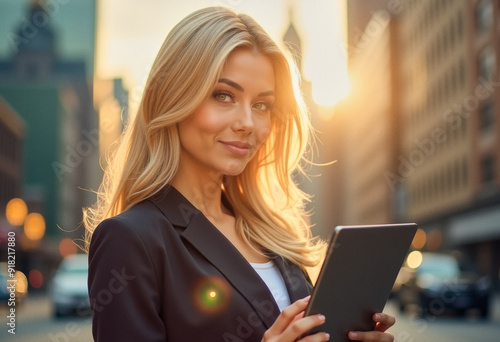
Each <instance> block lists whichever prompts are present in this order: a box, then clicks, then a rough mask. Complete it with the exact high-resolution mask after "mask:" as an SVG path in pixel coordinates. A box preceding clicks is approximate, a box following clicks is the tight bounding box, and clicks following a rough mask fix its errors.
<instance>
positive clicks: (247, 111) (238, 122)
mask: <svg viewBox="0 0 500 342" xmlns="http://www.w3.org/2000/svg"><path fill="white" fill-rule="evenodd" d="M233 129H234V130H235V131H240V132H247V133H251V132H252V131H253V129H254V122H253V112H252V107H251V105H246V104H241V105H240V106H239V108H238V109H237V113H236V118H235V120H234V123H233Z"/></svg>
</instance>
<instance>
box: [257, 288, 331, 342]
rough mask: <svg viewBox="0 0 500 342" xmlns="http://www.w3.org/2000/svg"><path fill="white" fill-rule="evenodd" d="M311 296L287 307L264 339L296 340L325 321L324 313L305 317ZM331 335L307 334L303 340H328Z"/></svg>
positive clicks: (307, 341)
mask: <svg viewBox="0 0 500 342" xmlns="http://www.w3.org/2000/svg"><path fill="white" fill-rule="evenodd" d="M309 298H310V297H306V298H304V299H301V300H298V301H296V302H294V303H293V304H291V305H290V306H288V307H287V308H285V309H284V310H283V311H282V312H281V314H280V315H279V316H278V318H277V319H276V321H275V322H274V324H273V325H272V326H271V327H270V328H269V329H268V330H267V331H266V332H265V334H264V338H263V339H262V341H296V340H297V339H298V338H300V337H301V336H303V335H304V334H305V333H307V332H308V331H309V330H311V329H312V328H314V327H316V326H318V325H321V324H323V323H324V322H325V316H323V315H311V316H307V317H304V310H305V309H306V307H307V303H308V302H309ZM329 339H330V335H328V334H326V333H323V332H320V333H316V334H313V335H309V336H306V337H304V338H302V339H301V340H300V341H302V342H320V341H328V340H329Z"/></svg>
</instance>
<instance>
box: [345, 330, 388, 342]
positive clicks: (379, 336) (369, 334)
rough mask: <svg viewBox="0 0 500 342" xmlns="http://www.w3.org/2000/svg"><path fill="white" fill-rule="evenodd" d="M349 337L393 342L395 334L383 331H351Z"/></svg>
mask: <svg viewBox="0 0 500 342" xmlns="http://www.w3.org/2000/svg"><path fill="white" fill-rule="evenodd" d="M348 336H349V339H350V340H352V341H371V342H393V341H394V336H392V335H391V334H388V333H384V332H381V331H350V332H349V335H348Z"/></svg>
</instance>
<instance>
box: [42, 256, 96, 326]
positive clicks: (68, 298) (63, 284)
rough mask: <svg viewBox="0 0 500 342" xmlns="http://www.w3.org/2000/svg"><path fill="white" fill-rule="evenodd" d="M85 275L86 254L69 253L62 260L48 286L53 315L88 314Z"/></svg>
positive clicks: (88, 303) (88, 305) (86, 273)
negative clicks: (69, 254)
mask: <svg viewBox="0 0 500 342" xmlns="http://www.w3.org/2000/svg"><path fill="white" fill-rule="evenodd" d="M87 277H88V260H87V255H86V254H77V255H71V256H68V257H66V258H64V259H63V260H62V262H61V265H60V266H59V268H58V270H57V272H56V275H55V276H54V279H53V280H52V284H51V288H50V297H51V300H52V303H53V309H54V310H53V313H54V316H55V317H62V316H66V315H70V314H77V315H88V314H90V302H89V296H88V291H87Z"/></svg>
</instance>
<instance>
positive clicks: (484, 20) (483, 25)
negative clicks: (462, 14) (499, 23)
mask: <svg viewBox="0 0 500 342" xmlns="http://www.w3.org/2000/svg"><path fill="white" fill-rule="evenodd" d="M492 24H493V4H492V3H491V0H481V1H480V2H479V3H478V4H477V7H476V29H477V30H478V31H479V32H483V31H486V30H488V29H489V28H490V27H491V25H492Z"/></svg>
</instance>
